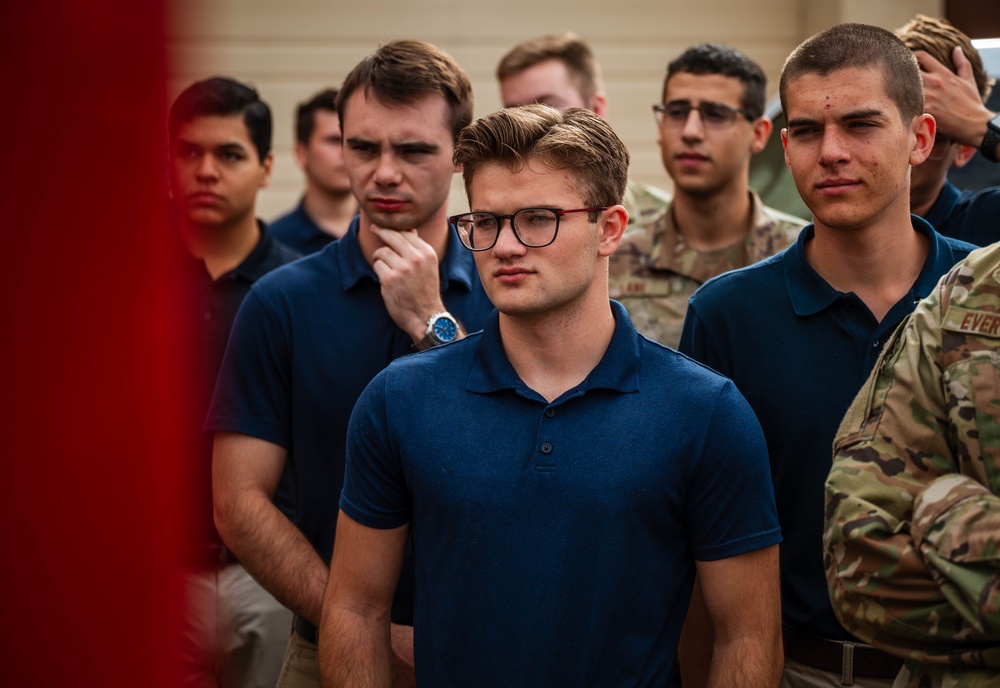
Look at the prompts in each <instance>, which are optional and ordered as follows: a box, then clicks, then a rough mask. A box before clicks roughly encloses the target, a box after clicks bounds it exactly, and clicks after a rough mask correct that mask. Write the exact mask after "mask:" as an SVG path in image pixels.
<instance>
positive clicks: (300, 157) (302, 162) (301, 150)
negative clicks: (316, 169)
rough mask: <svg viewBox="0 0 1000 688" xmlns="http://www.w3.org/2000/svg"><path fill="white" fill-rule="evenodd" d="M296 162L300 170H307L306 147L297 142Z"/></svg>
mask: <svg viewBox="0 0 1000 688" xmlns="http://www.w3.org/2000/svg"><path fill="white" fill-rule="evenodd" d="M295 162H296V164H298V166H299V168H300V169H303V170H304V169H305V168H306V146H305V144H304V143H302V142H301V141H296V142H295Z"/></svg>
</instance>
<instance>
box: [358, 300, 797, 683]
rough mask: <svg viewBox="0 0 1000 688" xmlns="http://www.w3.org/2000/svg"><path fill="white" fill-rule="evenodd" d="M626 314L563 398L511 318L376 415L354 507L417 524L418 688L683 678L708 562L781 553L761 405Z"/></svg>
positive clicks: (393, 377) (375, 520)
mask: <svg viewBox="0 0 1000 688" xmlns="http://www.w3.org/2000/svg"><path fill="white" fill-rule="evenodd" d="M611 304H612V308H613V312H614V315H615V320H616V328H615V331H614V335H613V337H612V340H611V343H610V345H609V347H608V349H607V351H606V352H605V354H604V356H603V358H602V359H601V361H600V362H599V363H598V365H597V366H596V367H595V368H594V370H593V371H591V373H590V375H589V376H587V379H586V380H584V381H583V382H582V383H581V384H580V385H579V386H578V387H576V388H574V389H571V390H569V391H567V392H566V393H564V394H563V395H562V396H560V397H559V398H558V399H556V400H555V401H553V402H552V403H547V402H546V401H545V399H544V398H543V397H541V396H540V395H539V394H538V393H536V392H535V391H533V390H532V389H530V388H529V387H528V386H527V385H525V383H524V382H522V381H521V379H520V378H519V377H518V375H517V373H516V372H515V371H514V368H513V367H512V366H511V364H510V362H509V361H508V359H507V357H506V355H505V353H504V348H503V344H502V343H501V340H500V333H499V328H498V316H497V314H496V313H494V314H493V315H491V316H490V319H489V321H488V322H487V324H486V327H485V329H484V331H483V332H482V333H481V334H479V335H476V336H472V337H468V338H466V339H464V340H462V341H460V342H456V343H454V344H449V345H446V346H442V347H439V348H438V349H435V350H432V351H429V352H426V353H422V354H419V355H417V356H409V357H407V358H406V359H403V360H400V361H397V362H395V363H394V364H393V365H391V366H390V367H389V368H388V369H387V370H386V371H384V372H383V373H381V374H380V375H379V376H378V377H376V378H375V380H374V381H373V382H372V384H371V385H369V386H368V389H366V390H365V393H364V395H363V396H362V397H361V399H360V401H359V402H358V406H357V407H356V408H355V411H354V415H353V417H352V418H351V426H350V429H349V432H348V450H347V457H348V458H347V478H346V480H345V485H344V492H343V495H342V497H341V502H340V504H341V508H342V509H343V510H344V512H345V513H347V514H348V515H350V516H351V518H353V519H355V520H357V521H358V522H360V523H362V524H364V525H366V526H369V527H373V528H394V527H398V526H401V525H403V524H405V523H408V522H409V523H410V524H411V532H412V535H413V552H414V559H415V562H416V577H417V591H416V608H415V617H414V634H415V636H414V637H415V643H416V645H415V651H416V658H415V666H416V671H417V684H418V685H428V686H480V687H483V686H498V687H499V686H502V687H504V688H506V687H508V686H519V687H531V686H538V687H539V688H542V687H544V688H551V687H553V686H572V687H574V688H575V687H577V686H602V687H614V686H630V687H631V686H653V685H666V680H667V677H668V676H669V675H670V670H671V667H672V666H673V663H674V655H675V651H676V646H677V639H678V636H679V634H680V628H681V624H682V623H683V621H684V616H685V613H686V611H687V606H688V601H689V597H690V593H691V585H692V580H693V577H694V561H695V559H698V560H716V559H722V558H726V557H732V556H735V555H738V554H742V553H744V552H748V551H751V550H755V549H759V548H761V547H765V546H768V545H773V544H775V543H777V542H779V541H780V539H781V535H780V531H779V529H778V526H777V518H776V514H775V509H774V504H773V496H772V489H771V482H770V476H769V473H768V467H767V456H766V453H765V447H764V440H763V437H762V435H761V432H760V427H759V425H758V423H757V420H756V419H755V418H754V416H753V413H752V412H751V410H750V408H749V406H748V405H747V403H746V401H745V400H744V399H743V398H742V397H741V396H740V394H739V392H737V391H736V389H735V387H734V386H733V384H732V383H731V382H729V381H728V380H725V379H724V378H722V377H721V376H719V375H716V374H715V373H713V372H712V371H710V370H708V369H707V368H706V367H704V366H701V365H698V364H697V363H695V362H693V361H691V360H690V359H688V358H686V357H685V356H682V355H680V354H678V353H677V352H676V351H673V350H672V349H668V348H666V347H664V346H661V345H660V344H657V343H655V342H653V341H652V340H649V339H646V338H645V337H642V336H641V335H639V334H638V333H637V332H636V330H635V328H634V327H633V326H632V323H631V321H630V320H629V317H628V314H627V313H626V311H625V309H624V308H623V307H622V306H621V305H620V304H618V303H617V302H614V301H612V302H611ZM413 390H420V394H419V395H414V393H413Z"/></svg>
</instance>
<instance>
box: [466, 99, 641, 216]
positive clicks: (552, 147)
mask: <svg viewBox="0 0 1000 688" xmlns="http://www.w3.org/2000/svg"><path fill="white" fill-rule="evenodd" d="M528 159H534V160H538V161H540V162H542V163H543V164H544V165H546V166H548V167H550V168H552V169H557V170H572V171H573V173H574V174H575V175H576V177H577V179H578V180H579V181H580V185H581V187H582V199H583V202H584V203H585V204H586V205H587V206H588V207H595V208H596V207H606V206H612V205H618V204H619V203H621V202H622V199H623V198H624V197H625V186H626V184H627V183H628V166H629V152H628V149H627V148H626V147H625V144H624V143H622V141H621V139H619V138H618V136H617V134H615V132H614V130H613V129H612V128H611V126H610V125H609V124H608V123H607V122H605V121H604V120H603V119H601V118H600V117H598V116H597V115H595V114H594V113H593V112H591V111H590V110H586V109H584V108H568V109H567V110H565V111H563V112H560V111H559V110H556V109H555V108H551V107H549V106H548V105H524V106H521V107H516V108H504V109H503V110H500V111H498V112H494V113H492V114H489V115H486V116H484V117H481V118H479V119H478V120H476V121H475V122H473V123H472V124H470V125H469V126H467V127H466V128H465V129H463V130H462V133H461V135H459V137H458V145H457V146H456V147H455V164H456V165H461V166H462V177H463V179H464V180H465V191H466V193H469V191H470V189H471V187H472V179H473V177H475V174H476V171H477V170H478V169H479V167H480V166H482V165H484V164H489V163H496V164H499V165H502V166H504V167H506V168H507V169H510V170H513V171H517V170H520V169H522V168H523V167H524V165H525V163H526V162H527V160H528ZM470 200H471V197H470ZM594 219H596V218H592V219H591V220H592V221H593V220H594Z"/></svg>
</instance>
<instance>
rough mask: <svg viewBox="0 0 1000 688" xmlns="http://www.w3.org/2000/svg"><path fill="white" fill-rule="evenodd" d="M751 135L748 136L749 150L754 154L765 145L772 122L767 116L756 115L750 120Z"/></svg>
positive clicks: (769, 134)
mask: <svg viewBox="0 0 1000 688" xmlns="http://www.w3.org/2000/svg"><path fill="white" fill-rule="evenodd" d="M752 125H753V135H752V136H751V138H750V152H751V153H753V154H754V155H756V154H757V153H760V152H761V151H762V150H764V147H765V146H767V141H768V139H770V138H771V130H772V129H773V128H774V124H773V123H772V122H771V120H769V119H768V118H767V117H758V118H757V119H755V120H754V121H753V122H752Z"/></svg>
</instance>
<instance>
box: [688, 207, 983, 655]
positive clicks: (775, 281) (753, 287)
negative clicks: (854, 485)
mask: <svg viewBox="0 0 1000 688" xmlns="http://www.w3.org/2000/svg"><path fill="white" fill-rule="evenodd" d="M911 218H912V221H913V228H914V229H915V230H916V231H919V232H921V233H922V234H924V235H926V236H927V238H928V239H929V242H930V250H929V253H928V255H927V260H926V262H925V263H924V267H923V269H922V270H921V272H920V276H919V277H918V278H917V280H916V282H915V283H914V284H913V288H912V289H911V290H910V291H909V293H907V294H906V295H905V296H903V298H902V299H900V300H899V302H898V303H896V304H895V305H894V306H893V307H892V309H891V310H890V311H889V313H888V314H887V315H886V316H885V317H884V318H883V319H882V322H878V321H877V320H876V319H875V316H873V315H872V313H871V311H869V310H868V307H867V306H866V305H865V304H864V302H862V301H861V299H860V298H858V297H857V296H856V295H855V294H853V293H846V294H845V293H842V292H839V291H837V290H836V289H834V288H833V287H831V286H830V285H829V284H828V283H827V282H826V281H825V280H824V279H823V278H822V277H820V276H819V274H818V273H817V272H816V271H815V270H814V269H813V268H812V266H810V265H809V263H808V262H807V261H806V257H805V245H806V242H808V241H810V240H811V239H812V238H813V235H814V231H813V225H807V226H806V227H805V228H804V229H803V230H802V233H801V234H800V235H799V238H798V240H797V241H796V243H795V244H793V245H792V246H790V247H788V248H787V249H786V250H785V251H782V252H781V253H778V254H777V255H774V256H772V257H770V258H767V259H765V260H763V261H761V262H760V263H757V264H755V265H752V266H749V267H746V268H741V269H739V270H735V271H733V272H730V273H726V274H724V275H720V276H719V277H717V278H715V279H713V280H710V281H708V282H706V283H705V284H704V285H703V286H702V287H701V288H700V289H698V291H696V292H695V293H694V295H693V296H692V297H691V300H690V303H689V305H688V312H687V317H686V319H685V322H684V331H683V333H682V335H681V342H680V350H681V351H683V352H685V353H687V354H688V355H690V356H691V357H693V358H695V359H696V360H699V361H701V362H702V363H705V364H707V365H709V366H711V367H712V368H714V369H715V370H717V371H719V372H720V373H722V374H723V375H725V376H726V377H728V378H730V379H731V380H733V382H735V383H736V386H737V387H738V388H739V390H740V392H742V393H743V396H745V397H746V399H747V401H749V402H750V405H751V406H752V407H753V410H754V412H755V413H756V414H757V418H758V419H759V420H760V424H761V427H763V429H764V436H765V437H766V438H767V448H768V453H769V455H770V459H771V476H772V478H773V480H774V492H775V497H776V499H777V504H778V516H779V519H780V521H781V527H782V531H783V535H784V538H785V540H784V543H783V544H782V546H781V593H782V615H783V617H784V621H785V623H788V624H790V625H792V626H795V627H796V628H799V629H801V630H804V631H807V632H809V633H812V634H813V635H818V636H821V637H824V638H831V639H839V640H851V639H852V636H851V635H850V634H849V633H847V631H845V630H844V629H843V628H842V627H841V625H840V624H839V623H838V622H837V619H836V618H835V617H834V615H833V609H832V607H831V605H830V597H829V594H828V593H827V586H826V574H825V569H824V565H823V499H824V493H823V484H824V482H825V480H826V476H827V474H828V473H829V472H830V465H831V463H832V461H833V454H832V451H833V450H832V447H833V438H834V435H835V434H836V431H837V427H838V426H839V425H840V420H841V418H843V416H844V413H846V411H847V408H848V406H850V404H851V402H852V401H853V400H854V396H855V395H856V394H857V393H858V390H859V389H861V386H862V385H863V384H864V382H865V380H866V379H867V378H868V374H869V373H870V372H871V370H872V368H873V367H874V365H875V362H876V360H877V359H878V356H879V354H880V352H881V350H882V346H883V345H884V344H885V341H886V339H888V338H889V336H890V335H891V334H892V332H893V331H894V330H895V329H896V326H897V325H899V323H900V322H901V321H902V320H903V319H904V318H905V317H906V316H907V315H909V313H910V312H911V311H912V310H913V307H914V306H915V305H916V303H917V301H919V300H920V299H922V298H924V297H925V296H927V295H928V294H930V293H931V291H932V290H933V289H934V286H935V285H936V284H937V281H938V279H939V278H940V277H941V276H942V275H943V274H945V273H946V272H948V270H949V269H950V268H951V267H952V266H953V265H954V264H955V263H957V262H958V261H960V260H962V259H963V258H965V256H966V255H968V253H969V251H971V250H972V249H973V248H974V247H973V246H972V245H970V244H966V243H963V242H960V241H957V240H955V239H950V238H947V237H943V236H941V235H940V234H938V233H936V232H935V231H934V230H933V229H932V228H931V227H930V225H928V224H927V223H926V222H924V221H923V220H921V219H920V218H918V217H916V216H911Z"/></svg>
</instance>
